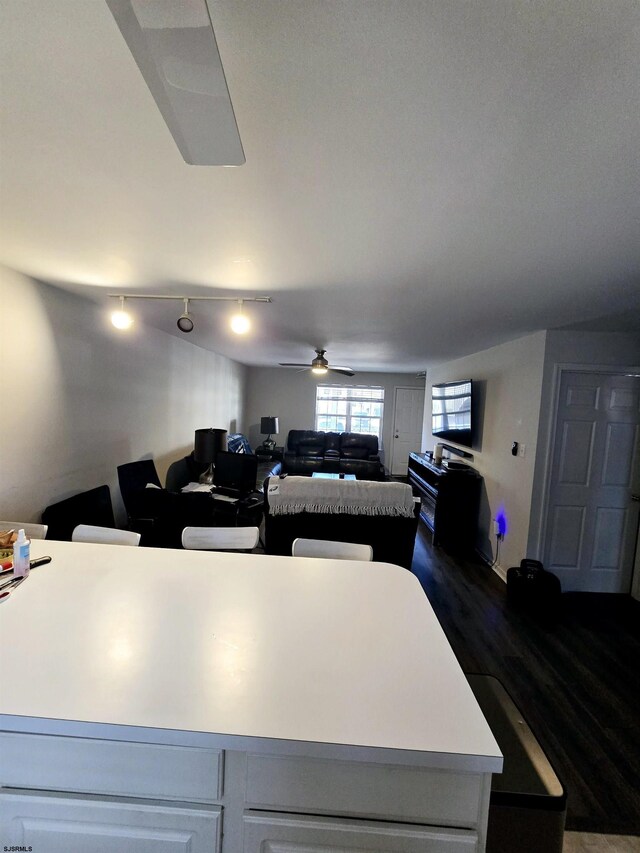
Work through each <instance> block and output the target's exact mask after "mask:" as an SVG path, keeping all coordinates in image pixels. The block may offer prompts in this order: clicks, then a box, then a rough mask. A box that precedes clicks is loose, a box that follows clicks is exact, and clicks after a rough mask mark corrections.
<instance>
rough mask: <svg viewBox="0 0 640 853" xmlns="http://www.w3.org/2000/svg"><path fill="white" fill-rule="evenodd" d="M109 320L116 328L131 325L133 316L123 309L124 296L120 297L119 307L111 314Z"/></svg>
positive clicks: (124, 327)
mask: <svg viewBox="0 0 640 853" xmlns="http://www.w3.org/2000/svg"><path fill="white" fill-rule="evenodd" d="M111 322H112V323H113V325H114V326H115V327H116V329H128V328H129V327H130V326H132V325H133V317H132V316H131V314H127V312H126V311H125V310H124V296H121V297H120V308H119V309H118V310H117V311H114V312H113V314H112V315H111Z"/></svg>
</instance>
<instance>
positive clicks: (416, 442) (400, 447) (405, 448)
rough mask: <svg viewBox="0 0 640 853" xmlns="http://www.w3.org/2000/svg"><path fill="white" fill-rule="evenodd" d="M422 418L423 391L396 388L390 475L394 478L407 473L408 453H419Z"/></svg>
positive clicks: (419, 389) (420, 389)
mask: <svg viewBox="0 0 640 853" xmlns="http://www.w3.org/2000/svg"><path fill="white" fill-rule="evenodd" d="M423 418H424V389H422V388H396V397H395V403H394V409H393V443H392V447H391V474H392V475H393V476H395V477H399V476H403V475H404V474H406V473H407V463H408V460H409V453H411V452H412V451H415V452H419V451H420V443H421V442H422V420H423Z"/></svg>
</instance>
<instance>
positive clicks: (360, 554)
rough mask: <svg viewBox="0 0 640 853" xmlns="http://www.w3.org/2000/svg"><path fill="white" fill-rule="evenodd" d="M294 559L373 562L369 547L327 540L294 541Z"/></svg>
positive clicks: (355, 543)
mask: <svg viewBox="0 0 640 853" xmlns="http://www.w3.org/2000/svg"><path fill="white" fill-rule="evenodd" d="M291 554H292V555H293V556H294V557H325V558H327V559H329V560H367V561H371V560H373V548H372V547H371V545H361V544H360V543H359V542H332V541H331V540H329V539H294V540H293V545H292V547H291Z"/></svg>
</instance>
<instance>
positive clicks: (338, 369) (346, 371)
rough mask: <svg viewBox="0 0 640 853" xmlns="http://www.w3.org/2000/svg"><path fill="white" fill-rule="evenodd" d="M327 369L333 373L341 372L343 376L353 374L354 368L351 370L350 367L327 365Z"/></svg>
mask: <svg viewBox="0 0 640 853" xmlns="http://www.w3.org/2000/svg"><path fill="white" fill-rule="evenodd" d="M327 370H331V371H333V373H342V374H344V375H345V376H355V370H351V368H350V367H333V366H332V365H329V367H328V368H327Z"/></svg>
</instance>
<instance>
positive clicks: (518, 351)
mask: <svg viewBox="0 0 640 853" xmlns="http://www.w3.org/2000/svg"><path fill="white" fill-rule="evenodd" d="M545 335H546V333H545V332H537V333H535V334H533V335H528V336H527V337H524V338H519V339H518V340H515V341H510V342H509V343H506V344H502V345H500V346H497V347H492V348H491V349H488V350H484V351H482V352H478V353H474V354H473V355H470V356H466V357H465V358H460V359H457V360H456V361H451V362H447V363H446V364H441V365H438V366H437V367H434V368H432V369H431V370H429V371H428V374H427V390H426V395H425V419H424V431H423V445H424V448H425V449H430V448H432V447H433V446H434V444H435V443H436V439H434V438H433V436H432V435H431V386H432V385H434V384H436V383H438V382H453V381H455V380H458V379H473V380H474V383H475V385H474V390H475V392H477V399H478V415H479V417H478V418H477V420H478V421H479V423H478V424H476V426H477V428H478V441H477V442H476V443H475V445H474V447H473V448H472V450H471V452H472V453H473V457H474V458H473V460H469V463H470V464H471V465H472V466H473V467H474V468H475V469H476V470H477V471H478V472H479V473H480V474H481V475H482V477H483V478H484V483H483V489H482V498H481V504H480V515H479V530H478V538H477V542H476V545H477V548H478V550H479V551H480V553H481V554H482V555H483V556H485V558H487V559H489V560H493V559H494V558H495V536H494V535H493V524H492V520H493V519H494V518H495V517H496V515H497V514H498V512H500V511H503V512H504V514H505V516H506V519H507V533H506V536H505V539H504V542H503V543H502V544H501V546H500V555H499V563H498V566H497V568H498V570H499V571H501V572H504V571H505V570H506V569H507V568H508V567H509V566H514V565H517V564H518V563H519V562H520V560H521V559H522V558H523V557H526V556H532V555H529V554H527V539H528V533H529V517H530V510H531V491H532V484H533V476H534V467H535V459H536V446H537V438H538V422H539V413H540V397H541V389H542V377H543V368H544V352H545ZM514 441H517V442H519V443H520V444H524V445H525V456H524V457H520V456H517V457H514V456H512V455H511V445H512V443H513V442H514Z"/></svg>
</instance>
